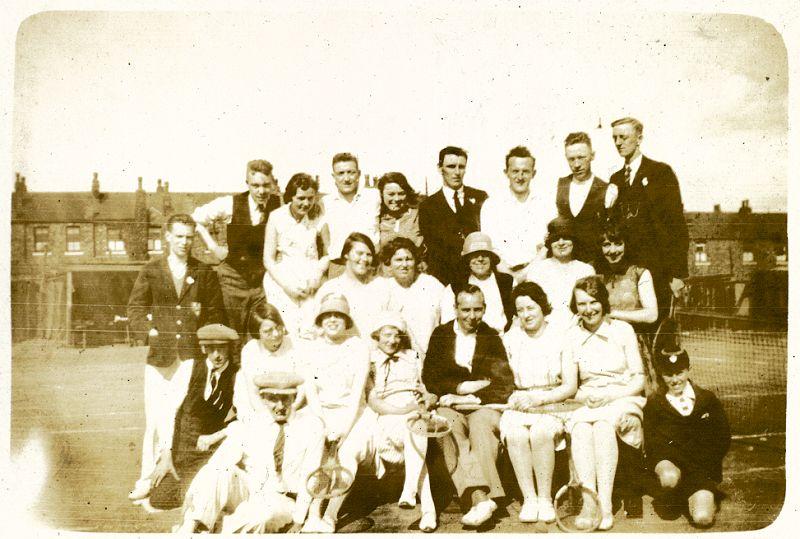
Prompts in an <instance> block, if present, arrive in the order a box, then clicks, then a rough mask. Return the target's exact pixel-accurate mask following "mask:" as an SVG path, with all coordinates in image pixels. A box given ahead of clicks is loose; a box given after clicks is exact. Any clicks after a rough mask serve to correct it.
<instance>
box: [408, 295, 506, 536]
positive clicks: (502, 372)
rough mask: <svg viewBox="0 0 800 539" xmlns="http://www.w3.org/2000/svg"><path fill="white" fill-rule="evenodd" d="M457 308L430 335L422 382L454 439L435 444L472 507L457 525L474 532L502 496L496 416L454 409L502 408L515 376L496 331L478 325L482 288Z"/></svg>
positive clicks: (496, 413) (482, 305)
mask: <svg viewBox="0 0 800 539" xmlns="http://www.w3.org/2000/svg"><path fill="white" fill-rule="evenodd" d="M455 308H456V319H455V320H453V321H450V322H447V323H446V324H443V325H441V326H439V327H437V328H436V329H434V330H433V334H432V335H431V339H430V343H429V344H428V355H427V356H426V358H425V365H424V367H423V370H422V381H423V383H424V384H425V387H426V388H428V391H430V392H432V393H435V394H436V395H439V405H440V407H439V409H438V413H439V414H440V415H442V416H444V417H445V418H447V420H448V421H449V422H450V424H451V427H452V434H453V435H452V436H447V437H444V438H439V439H438V443H439V445H440V447H441V450H442V453H443V456H444V460H445V463H446V465H447V469H448V470H452V472H451V473H450V475H451V477H452V479H453V484H454V485H455V487H456V491H457V492H458V495H459V497H460V498H461V500H462V502H464V503H465V504H468V505H470V506H471V508H470V510H469V511H468V512H467V513H466V514H465V515H464V516H463V518H462V519H461V522H462V524H464V525H466V526H472V527H477V526H480V525H481V524H483V523H485V522H486V521H488V520H489V519H490V518H491V517H492V514H493V513H494V510H495V509H497V504H496V503H495V502H494V501H493V500H492V498H500V497H503V496H505V492H504V491H503V487H502V485H501V483H500V477H499V475H498V472H497V465H496V460H497V452H498V449H499V446H500V439H499V422H500V412H499V411H498V410H494V409H491V408H489V407H478V408H477V409H473V410H472V411H465V410H462V411H459V410H458V407H459V406H458V405H459V404H461V403H464V404H467V403H468V404H498V403H505V402H506V401H507V400H508V397H509V396H510V395H511V393H512V391H513V389H514V377H513V374H512V373H511V368H510V367H509V365H508V359H507V356H506V351H505V348H504V347H503V342H502V340H501V339H500V337H499V335H498V334H497V331H495V330H493V329H492V328H490V327H489V326H487V325H486V324H485V323H484V322H483V321H482V319H483V315H484V312H485V308H486V307H485V301H484V298H483V292H481V289H480V288H478V287H477V286H475V285H467V286H466V287H464V289H462V290H461V291H460V292H458V294H457V295H456V298H455ZM454 444H455V445H454ZM456 445H457V447H456Z"/></svg>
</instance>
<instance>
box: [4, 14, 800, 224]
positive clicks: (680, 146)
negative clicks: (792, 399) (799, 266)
mask: <svg viewBox="0 0 800 539" xmlns="http://www.w3.org/2000/svg"><path fill="white" fill-rule="evenodd" d="M342 6H343V4H337V7H336V8H330V9H321V8H319V7H317V9H313V7H314V6H311V7H309V6H306V7H296V6H294V5H292V6H289V7H285V6H284V7H280V8H274V9H272V10H269V11H257V12H235V13H200V12H198V13H189V12H183V13H180V12H170V13H154V12H149V13H143V12H140V13H136V12H43V13H38V14H35V15H33V16H31V17H29V18H28V19H26V20H25V21H24V22H23V23H22V24H21V25H20V27H19V30H18V35H17V41H16V66H15V71H14V89H13V92H14V94H13V95H14V98H13V128H12V152H13V155H12V166H13V169H14V171H16V172H19V173H21V174H22V175H24V176H25V177H26V178H27V185H28V189H29V190H32V191H71V190H88V189H89V187H90V184H91V178H92V173H93V172H98V173H99V177H100V184H101V189H102V190H106V191H131V190H133V189H135V187H136V178H137V177H138V176H142V177H143V178H144V187H145V189H146V190H148V191H152V190H154V189H155V185H156V179H157V178H163V179H164V180H166V181H169V182H170V190H171V191H237V190H240V189H243V187H244V167H245V163H246V162H247V161H248V160H250V159H256V158H263V159H267V160H269V161H271V162H272V163H273V165H274V166H275V174H276V176H277V177H278V179H279V181H280V183H281V184H282V185H283V184H285V182H286V181H288V179H289V178H290V177H291V175H292V174H294V173H296V172H301V171H302V172H309V173H311V174H318V175H319V176H320V179H321V181H322V187H323V189H326V190H329V189H332V188H333V184H332V180H331V178H330V159H331V157H332V155H333V154H334V153H337V152H341V151H349V152H352V153H354V154H356V155H357V156H358V157H359V159H360V162H361V170H362V172H363V173H364V174H369V175H371V176H375V175H380V174H383V173H385V172H388V171H392V170H397V171H400V172H403V173H404V174H406V176H408V177H409V179H410V181H411V183H412V185H414V186H415V187H416V188H417V189H418V190H420V191H425V186H426V181H427V189H428V191H429V192H431V193H432V192H433V191H435V190H436V189H438V187H439V186H440V185H441V179H440V176H439V174H438V172H437V170H436V159H437V153H438V150H439V149H440V148H442V147H444V146H446V145H457V146H461V147H463V148H465V149H466V150H467V151H468V152H469V164H468V168H467V177H466V181H467V183H468V184H470V185H473V186H476V187H479V188H483V189H485V190H487V191H489V192H490V194H491V193H493V192H497V190H498V189H503V188H505V186H506V185H507V180H506V179H505V177H504V176H503V168H504V156H505V154H506V153H507V151H508V150H509V149H510V148H512V147H513V146H516V145H518V144H523V145H526V146H528V147H529V148H530V150H531V151H532V153H533V154H534V155H535V156H536V158H537V175H536V178H535V179H534V184H533V188H534V189H551V190H552V189H553V188H554V185H555V182H556V180H557V178H558V177H560V176H564V175H566V174H568V173H569V170H568V167H567V164H566V161H565V159H564V154H563V140H564V138H565V137H566V135H567V134H568V133H570V132H573V131H586V132H587V133H589V135H590V136H591V137H592V140H593V143H594V148H595V151H596V158H595V161H594V171H595V173H596V174H597V175H598V176H600V177H602V178H605V179H607V178H608V177H609V175H610V173H611V172H613V171H615V170H617V169H619V168H620V166H621V164H620V163H621V161H620V158H619V156H618V155H617V153H616V150H615V149H614V147H613V144H612V143H611V129H610V125H609V124H610V122H611V121H612V120H614V119H616V118H619V117H622V116H634V117H636V118H638V119H640V120H641V121H642V122H643V123H644V126H645V130H644V142H643V146H642V149H643V151H644V153H645V154H646V155H647V156H649V157H651V158H654V159H656V160H659V161H665V162H667V163H669V164H670V165H671V166H672V167H673V169H674V170H675V172H676V174H677V175H678V178H679V181H680V183H681V189H682V193H683V198H684V206H685V208H686V209H687V210H696V211H710V210H711V209H712V207H713V205H714V204H721V205H722V208H723V210H727V211H735V210H736V209H737V208H738V207H739V205H740V203H741V200H742V199H749V200H750V204H751V207H753V209H754V210H755V211H786V209H787V195H786V190H787V171H788V150H787V145H788V142H787V141H788V120H787V108H788V104H787V103H788V77H789V73H788V67H787V53H786V49H785V47H784V44H783V40H782V37H781V35H780V33H779V32H778V31H777V30H776V29H775V28H774V27H773V26H772V25H771V24H769V23H768V22H765V21H764V20H762V19H759V18H756V17H751V16H746V15H728V14H722V13H704V14H686V13H675V12H668V13H662V12H657V11H644V10H636V12H634V13H632V12H630V11H612V12H609V11H605V12H593V11H588V10H578V9H574V8H572V9H565V10H564V11H545V10H541V9H536V8H535V7H533V8H519V7H518V6H516V5H515V4H511V3H500V4H499V6H500V7H499V8H498V7H497V6H496V5H493V6H492V7H493V8H494V9H488V7H486V6H490V4H488V3H487V4H481V3H473V4H469V5H468V7H467V8H465V9H463V10H459V11H455V10H453V9H448V8H447V6H444V5H440V4H433V6H432V7H425V8H419V7H417V8H416V9H411V8H409V9H407V10H406V9H402V8H389V7H370V5H368V4H360V6H361V7H360V8H359V9H346V8H344V7H342ZM387 6H388V4H387ZM417 6H419V5H417ZM426 178H427V180H426Z"/></svg>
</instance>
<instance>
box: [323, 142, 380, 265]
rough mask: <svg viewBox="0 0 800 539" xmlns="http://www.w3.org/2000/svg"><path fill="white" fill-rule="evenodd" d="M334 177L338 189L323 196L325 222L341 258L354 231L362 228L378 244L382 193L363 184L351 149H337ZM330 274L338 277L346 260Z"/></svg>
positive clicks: (333, 250)
mask: <svg viewBox="0 0 800 539" xmlns="http://www.w3.org/2000/svg"><path fill="white" fill-rule="evenodd" d="M331 166H332V168H333V171H332V175H333V181H334V182H335V183H336V191H335V192H333V193H329V194H326V195H325V196H323V197H322V207H323V210H324V218H325V222H326V223H328V231H329V232H330V238H331V239H330V248H329V253H328V254H329V255H330V257H331V259H334V260H336V259H338V258H339V257H340V256H341V254H342V247H343V246H344V241H345V240H346V239H347V236H349V235H350V234H351V233H352V232H361V233H362V234H365V235H366V236H367V237H368V238H369V239H371V240H372V243H373V244H374V245H378V239H379V238H378V212H379V211H380V207H381V201H380V193H379V192H378V190H377V189H372V188H368V187H365V188H364V189H360V188H359V180H360V178H361V171H360V170H359V168H358V159H357V158H356V156H355V155H353V154H350V153H337V154H336V155H334V156H333V159H332V163H331ZM331 266H332V267H331V268H330V269H329V276H330V277H336V276H337V275H338V274H340V273H341V272H342V270H343V269H344V266H343V265H342V264H338V263H333V264H332V265H331Z"/></svg>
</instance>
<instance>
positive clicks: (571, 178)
mask: <svg viewBox="0 0 800 539" xmlns="http://www.w3.org/2000/svg"><path fill="white" fill-rule="evenodd" d="M594 178H595V176H594V173H592V175H591V176H589V177H588V178H586V179H585V180H583V181H582V182H579V181H578V180H576V179H575V175H574V174H570V182H571V183H572V184H574V185H592V182H593V181H594Z"/></svg>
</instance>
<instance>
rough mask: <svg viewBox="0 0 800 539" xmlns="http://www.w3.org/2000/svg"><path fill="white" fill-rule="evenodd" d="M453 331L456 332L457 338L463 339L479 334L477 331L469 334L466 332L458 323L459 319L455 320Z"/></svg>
mask: <svg viewBox="0 0 800 539" xmlns="http://www.w3.org/2000/svg"><path fill="white" fill-rule="evenodd" d="M453 331H455V332H456V336H457V337H458V336H461V337H467V338H470V337H475V335H477V334H478V332H477V330H476V331H475V333H467V332H466V331H464V330H463V329H461V325H460V324H459V323H458V319H456V320H453Z"/></svg>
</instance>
